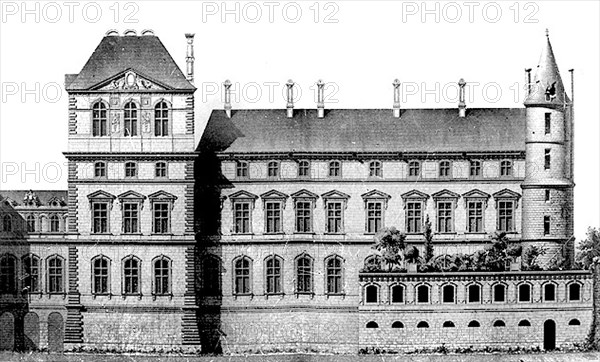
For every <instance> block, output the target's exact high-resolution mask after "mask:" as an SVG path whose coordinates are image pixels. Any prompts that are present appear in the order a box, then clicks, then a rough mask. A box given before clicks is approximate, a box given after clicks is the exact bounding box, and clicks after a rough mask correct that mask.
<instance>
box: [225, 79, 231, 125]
mask: <svg viewBox="0 0 600 362" xmlns="http://www.w3.org/2000/svg"><path fill="white" fill-rule="evenodd" d="M223 88H224V90H225V99H224V103H225V104H224V106H223V108H224V109H225V114H226V115H227V118H231V82H230V81H229V79H227V80H225V82H223Z"/></svg>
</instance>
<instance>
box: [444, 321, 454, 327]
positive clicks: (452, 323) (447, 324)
mask: <svg viewBox="0 0 600 362" xmlns="http://www.w3.org/2000/svg"><path fill="white" fill-rule="evenodd" d="M454 327H456V326H455V325H454V322H452V321H445V322H444V324H442V328H454Z"/></svg>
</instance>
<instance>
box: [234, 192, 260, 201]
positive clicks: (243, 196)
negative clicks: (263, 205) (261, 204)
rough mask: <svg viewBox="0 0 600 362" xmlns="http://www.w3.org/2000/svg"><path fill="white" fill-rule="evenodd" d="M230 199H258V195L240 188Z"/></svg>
mask: <svg viewBox="0 0 600 362" xmlns="http://www.w3.org/2000/svg"><path fill="white" fill-rule="evenodd" d="M229 199H230V200H233V199H252V200H256V199H258V196H256V195H254V194H253V193H250V192H248V191H244V190H240V191H238V192H235V193H233V194H231V195H229Z"/></svg>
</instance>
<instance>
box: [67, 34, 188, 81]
mask: <svg viewBox="0 0 600 362" xmlns="http://www.w3.org/2000/svg"><path fill="white" fill-rule="evenodd" d="M127 69H133V70H134V71H136V72H138V73H139V74H140V75H141V76H145V77H148V78H149V80H153V81H155V82H158V83H161V84H164V85H166V86H168V87H171V88H173V89H177V90H194V89H195V88H194V86H193V85H192V84H190V82H189V81H188V80H187V79H186V77H185V75H184V74H183V73H182V72H181V70H180V69H179V67H178V66H177V64H176V63H175V61H174V60H173V58H172V57H171V55H170V54H169V52H168V51H167V49H166V48H165V46H164V45H163V43H162V42H161V41H160V39H159V38H158V37H156V36H153V35H142V36H105V37H104V38H102V41H101V42H100V44H99V45H98V47H97V48H96V50H94V53H93V54H92V56H91V57H90V59H88V61H87V63H86V64H85V65H84V66H83V69H82V70H81V72H79V74H78V75H76V77H74V75H72V74H70V75H67V76H66V78H65V83H66V84H65V87H66V88H67V90H87V89H90V88H91V87H93V86H94V85H97V84H98V83H101V82H103V81H106V80H107V79H110V78H112V77H114V76H115V75H117V74H119V73H122V72H124V71H125V70H127Z"/></svg>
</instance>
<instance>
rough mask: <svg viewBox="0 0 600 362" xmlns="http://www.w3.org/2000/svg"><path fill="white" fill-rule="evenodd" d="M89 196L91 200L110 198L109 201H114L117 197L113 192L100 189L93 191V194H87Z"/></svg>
mask: <svg viewBox="0 0 600 362" xmlns="http://www.w3.org/2000/svg"><path fill="white" fill-rule="evenodd" d="M87 198H88V199H89V200H90V201H91V200H103V199H104V200H108V201H113V200H114V199H116V198H117V197H116V196H115V195H113V194H111V193H108V192H106V191H103V190H98V191H96V192H92V193H91V194H89V195H87Z"/></svg>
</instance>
